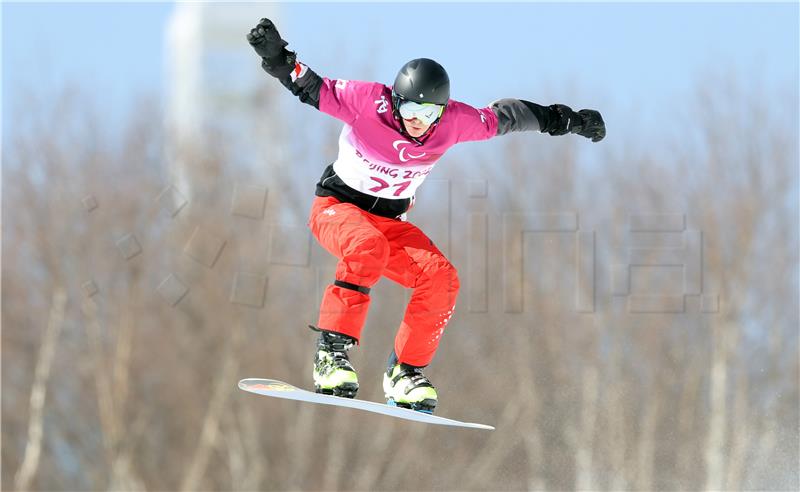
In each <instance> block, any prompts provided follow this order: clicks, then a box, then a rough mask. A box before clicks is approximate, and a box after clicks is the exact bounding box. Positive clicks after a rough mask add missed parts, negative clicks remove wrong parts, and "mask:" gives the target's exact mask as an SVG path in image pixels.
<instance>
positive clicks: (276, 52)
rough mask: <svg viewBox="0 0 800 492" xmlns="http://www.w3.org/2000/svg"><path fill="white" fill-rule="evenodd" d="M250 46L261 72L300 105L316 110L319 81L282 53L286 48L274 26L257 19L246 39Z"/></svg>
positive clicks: (291, 55) (292, 55)
mask: <svg viewBox="0 0 800 492" xmlns="http://www.w3.org/2000/svg"><path fill="white" fill-rule="evenodd" d="M247 41H248V42H249V43H250V46H252V47H253V49H255V50H256V53H258V55H259V56H260V57H261V68H263V69H264V71H265V72H267V73H268V74H270V75H272V76H273V77H275V78H276V79H278V81H280V83H281V84H283V86H284V87H286V88H287V89H289V90H290V91H291V92H292V94H294V95H295V96H297V97H298V98H299V99H300V101H301V102H304V103H306V104H310V105H311V106H314V107H315V108H317V109H319V93H320V88H321V87H322V85H323V80H322V77H320V76H319V75H317V74H316V72H314V71H313V70H311V69H310V68H308V67H307V66H306V65H304V64H302V63H300V62H298V61H297V54H296V53H295V52H294V51H289V50H287V49H286V45H287V44H289V43H287V42H286V41H284V40H283V39H282V38H281V35H280V34H279V33H278V30H277V29H276V28H275V24H273V23H272V21H271V20H269V19H261V21H260V22H259V23H258V25H257V26H256V27H254V28H253V29H251V30H250V33H249V34H248V35H247Z"/></svg>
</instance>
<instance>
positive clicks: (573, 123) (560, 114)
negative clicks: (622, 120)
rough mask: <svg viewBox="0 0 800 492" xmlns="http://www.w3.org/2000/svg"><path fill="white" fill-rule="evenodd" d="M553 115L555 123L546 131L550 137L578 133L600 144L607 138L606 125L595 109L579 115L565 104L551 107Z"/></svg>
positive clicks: (552, 122) (584, 110) (586, 110)
mask: <svg viewBox="0 0 800 492" xmlns="http://www.w3.org/2000/svg"><path fill="white" fill-rule="evenodd" d="M548 109H550V112H551V114H553V115H555V118H553V119H554V120H555V121H551V123H550V124H549V125H548V126H549V127H551V128H550V129H548V130H546V131H547V133H549V134H550V135H554V136H555V135H566V134H567V133H577V134H578V135H580V136H582V137H586V138H590V139H592V142H599V141H600V140H603V137H605V136H606V124H605V123H604V122H603V117H602V116H600V113H599V112H598V111H595V110H593V109H581V110H580V111H578V112H577V113H576V112H575V111H573V110H572V109H571V108H570V107H569V106H565V105H563V104H553V105H552V106H549V108H548Z"/></svg>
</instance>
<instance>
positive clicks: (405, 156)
mask: <svg viewBox="0 0 800 492" xmlns="http://www.w3.org/2000/svg"><path fill="white" fill-rule="evenodd" d="M401 145H411V144H410V143H409V142H406V141H405V140H395V141H394V142H392V147H394V150H397V151H398V152H400V161H401V162H408V161H410V160H411V159H419V158H421V157H424V156H425V152H423V153H421V154H411V153H406V147H405V146H403V147H401Z"/></svg>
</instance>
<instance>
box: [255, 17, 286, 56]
mask: <svg viewBox="0 0 800 492" xmlns="http://www.w3.org/2000/svg"><path fill="white" fill-rule="evenodd" d="M247 41H248V42H249V43H250V46H252V47H253V49H254V50H256V53H258V55H259V56H260V57H261V58H265V59H267V60H272V59H274V58H276V57H277V56H280V55H283V54H284V48H285V47H286V45H287V44H289V43H287V42H286V41H284V40H283V39H281V35H280V33H278V29H276V28H275V24H273V23H272V21H271V20H269V19H266V18H264V19H261V21H260V22H259V23H258V25H257V26H256V27H254V28H253V29H251V30H250V33H249V34H248V35H247Z"/></svg>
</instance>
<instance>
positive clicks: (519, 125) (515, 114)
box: [489, 98, 541, 135]
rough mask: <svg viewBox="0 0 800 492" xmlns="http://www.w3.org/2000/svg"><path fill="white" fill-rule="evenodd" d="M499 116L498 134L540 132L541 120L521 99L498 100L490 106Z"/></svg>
mask: <svg viewBox="0 0 800 492" xmlns="http://www.w3.org/2000/svg"><path fill="white" fill-rule="evenodd" d="M489 107H490V108H492V111H494V114H496V115H497V120H498V121H497V134H498V135H505V134H506V133H509V132H526V131H531V132H533V131H539V130H540V129H541V127H540V126H539V119H538V118H537V117H536V115H535V114H534V113H533V111H531V109H530V108H529V107H528V106H527V105H526V104H525V103H523V102H522V101H520V100H519V99H511V98H506V99H498V100H497V101H495V102H493V103H491V104H490V105H489Z"/></svg>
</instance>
